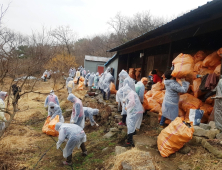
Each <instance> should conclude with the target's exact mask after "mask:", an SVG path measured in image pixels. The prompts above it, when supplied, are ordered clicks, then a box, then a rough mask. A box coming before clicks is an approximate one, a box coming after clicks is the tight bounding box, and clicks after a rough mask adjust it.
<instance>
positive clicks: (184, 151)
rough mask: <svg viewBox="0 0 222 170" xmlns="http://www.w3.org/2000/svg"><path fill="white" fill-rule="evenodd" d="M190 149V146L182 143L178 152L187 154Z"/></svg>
mask: <svg viewBox="0 0 222 170" xmlns="http://www.w3.org/2000/svg"><path fill="white" fill-rule="evenodd" d="M190 151H191V148H190V147H189V146H187V145H184V146H183V147H182V148H181V149H180V150H179V152H180V153H182V154H188V153H189V152H190Z"/></svg>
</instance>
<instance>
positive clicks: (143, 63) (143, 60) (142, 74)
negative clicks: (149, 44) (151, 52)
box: [140, 50, 145, 79]
mask: <svg viewBox="0 0 222 170" xmlns="http://www.w3.org/2000/svg"><path fill="white" fill-rule="evenodd" d="M144 65H145V53H144V50H143V57H142V68H141V74H140V79H141V78H142V77H143V76H144Z"/></svg>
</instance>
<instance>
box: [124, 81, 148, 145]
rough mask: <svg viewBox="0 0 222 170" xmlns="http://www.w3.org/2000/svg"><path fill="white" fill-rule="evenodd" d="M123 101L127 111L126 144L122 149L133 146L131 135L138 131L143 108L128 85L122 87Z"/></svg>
mask: <svg viewBox="0 0 222 170" xmlns="http://www.w3.org/2000/svg"><path fill="white" fill-rule="evenodd" d="M123 96H126V97H125V98H124V99H123V102H125V104H126V105H125V107H126V111H127V118H126V124H127V143H126V144H125V145H124V147H130V146H133V147H134V144H133V135H134V134H136V129H140V125H141V122H142V119H143V112H144V108H143V106H142V104H141V102H140V99H139V97H138V95H137V93H136V92H135V91H133V90H132V89H131V88H130V87H129V86H128V85H126V86H124V87H123Z"/></svg>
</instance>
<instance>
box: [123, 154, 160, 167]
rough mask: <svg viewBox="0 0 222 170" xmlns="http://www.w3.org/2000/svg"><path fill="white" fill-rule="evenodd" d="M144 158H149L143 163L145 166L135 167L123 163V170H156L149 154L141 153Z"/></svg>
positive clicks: (128, 163)
mask: <svg viewBox="0 0 222 170" xmlns="http://www.w3.org/2000/svg"><path fill="white" fill-rule="evenodd" d="M141 156H142V157H147V160H146V161H145V162H144V163H143V165H137V166H136V167H134V166H133V165H131V164H130V162H126V161H123V162H122V163H121V164H122V166H123V170H132V169H141V170H155V169H156V168H155V166H154V164H153V161H152V158H151V156H150V153H149V152H143V153H141Z"/></svg>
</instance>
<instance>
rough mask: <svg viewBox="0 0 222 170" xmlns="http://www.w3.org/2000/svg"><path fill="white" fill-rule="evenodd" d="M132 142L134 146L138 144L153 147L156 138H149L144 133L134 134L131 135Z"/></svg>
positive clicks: (155, 143)
mask: <svg viewBox="0 0 222 170" xmlns="http://www.w3.org/2000/svg"><path fill="white" fill-rule="evenodd" d="M133 142H134V144H135V146H136V147H139V146H148V147H151V148H152V147H154V146H156V145H157V139H154V138H150V137H148V136H145V135H134V136H133Z"/></svg>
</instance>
